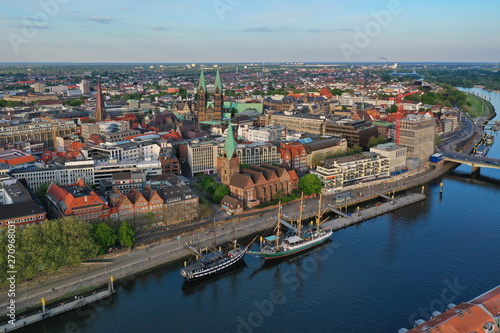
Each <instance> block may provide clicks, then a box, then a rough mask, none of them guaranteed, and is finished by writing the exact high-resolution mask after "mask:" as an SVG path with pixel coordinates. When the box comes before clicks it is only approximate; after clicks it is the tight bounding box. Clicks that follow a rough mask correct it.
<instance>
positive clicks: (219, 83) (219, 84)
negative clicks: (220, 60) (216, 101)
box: [215, 67, 222, 93]
mask: <svg viewBox="0 0 500 333" xmlns="http://www.w3.org/2000/svg"><path fill="white" fill-rule="evenodd" d="M217 88H219V91H220V92H221V93H222V80H221V79H220V73H219V67H217V72H216V73H215V91H217Z"/></svg>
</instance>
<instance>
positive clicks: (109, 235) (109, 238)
mask: <svg viewBox="0 0 500 333" xmlns="http://www.w3.org/2000/svg"><path fill="white" fill-rule="evenodd" d="M116 239H117V237H116V234H115V231H114V230H113V228H111V227H110V226H109V225H107V224H106V223H104V222H102V223H99V224H95V225H94V240H95V242H96V244H97V245H98V246H99V254H103V253H105V252H106V250H107V249H108V248H109V247H110V246H113V245H115V243H116Z"/></svg>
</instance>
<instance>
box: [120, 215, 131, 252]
mask: <svg viewBox="0 0 500 333" xmlns="http://www.w3.org/2000/svg"><path fill="white" fill-rule="evenodd" d="M118 241H119V242H120V244H121V245H123V246H126V247H132V246H134V244H135V234H134V230H132V228H131V227H130V225H129V224H128V222H127V221H123V222H122V225H121V226H120V228H119V229H118Z"/></svg>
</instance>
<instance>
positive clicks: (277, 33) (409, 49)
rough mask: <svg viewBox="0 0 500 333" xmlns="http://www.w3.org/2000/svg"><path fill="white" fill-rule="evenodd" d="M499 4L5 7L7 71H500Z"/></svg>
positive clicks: (47, 3) (238, 2) (73, 0)
mask: <svg viewBox="0 0 500 333" xmlns="http://www.w3.org/2000/svg"><path fill="white" fill-rule="evenodd" d="M499 10H500V4H499V3H497V2H493V1H484V2H482V3H473V2H471V1H454V2H451V1H443V2H440V3H436V2H431V1H429V0H424V1H419V2H416V1H408V2H405V1H397V0H389V1H377V2H376V3H374V2H370V1H367V0H362V1H355V2H352V3H324V2H323V1H318V0H312V1H309V2H307V3H303V2H299V1H286V2H284V1H275V2H265V1H253V2H247V1H243V0H214V1H208V2H204V1H188V2H182V3H181V2H173V1H162V2H158V1H143V2H141V3H140V4H137V2H135V1H131V0H125V1H107V2H97V1H82V0H40V1H25V2H22V3H16V4H15V5H14V4H13V3H6V4H4V10H3V14H2V15H1V16H0V26H1V27H2V31H3V32H4V33H3V34H2V35H1V37H0V38H1V39H0V40H1V42H2V44H3V45H4V49H3V51H4V52H2V54H1V55H0V62H76V63H78V62H89V63H92V62H96V63H148V62H154V63H191V62H193V63H202V62H208V63H241V62H266V63H269V62H378V61H382V62H385V61H388V62H391V63H392V62H498V61H499V59H498V54H500V45H499V44H498V43H496V44H494V43H492V38H491V36H494V35H495V33H498V32H500V23H498V21H497V20H495V15H496V13H498V12H499Z"/></svg>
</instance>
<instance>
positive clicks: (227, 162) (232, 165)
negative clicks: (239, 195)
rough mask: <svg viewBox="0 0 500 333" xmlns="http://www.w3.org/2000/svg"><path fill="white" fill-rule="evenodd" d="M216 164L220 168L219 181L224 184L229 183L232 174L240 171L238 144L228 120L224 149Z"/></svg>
mask: <svg viewBox="0 0 500 333" xmlns="http://www.w3.org/2000/svg"><path fill="white" fill-rule="evenodd" d="M218 165H219V169H220V178H221V182H222V184H224V185H229V183H230V182H231V178H233V175H235V174H236V173H238V172H240V158H239V157H238V144H237V143H236V140H235V139H234V133H233V126H232V124H231V122H229V127H228V128H227V135H226V143H225V144H224V151H223V153H222V155H221V156H219V158H218Z"/></svg>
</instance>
